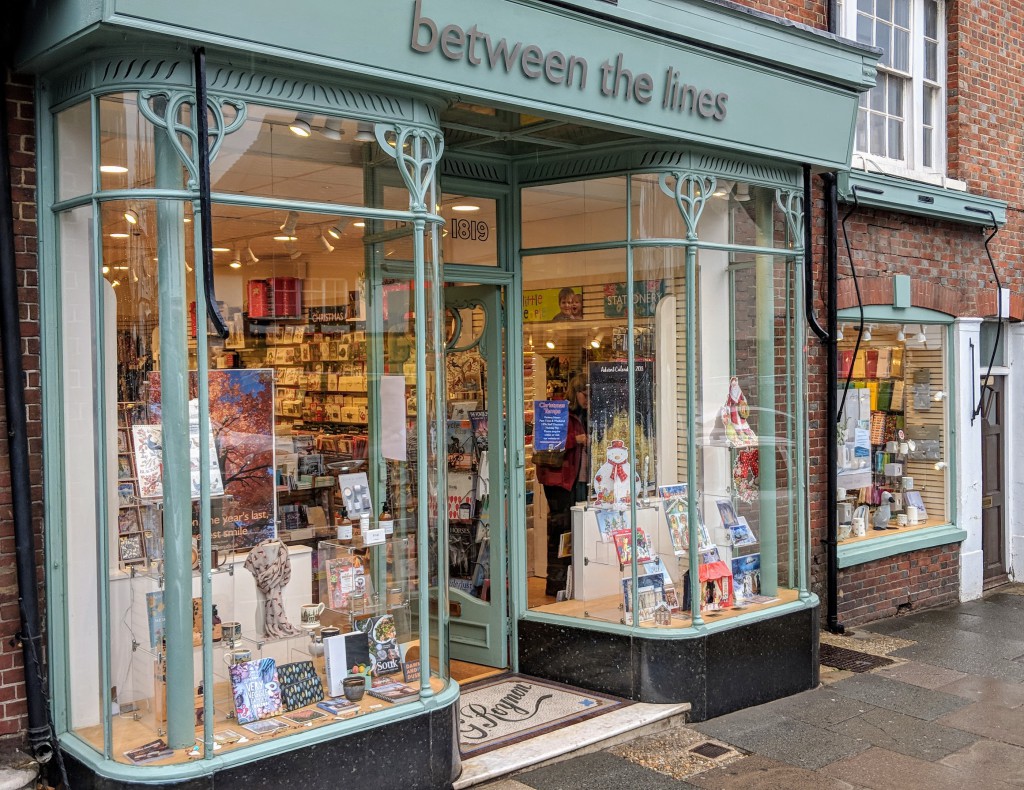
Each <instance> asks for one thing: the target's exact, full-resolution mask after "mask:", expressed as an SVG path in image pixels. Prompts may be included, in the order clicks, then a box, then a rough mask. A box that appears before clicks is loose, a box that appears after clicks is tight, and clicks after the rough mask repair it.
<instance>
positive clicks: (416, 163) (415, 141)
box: [374, 123, 444, 213]
mask: <svg viewBox="0 0 1024 790" xmlns="http://www.w3.org/2000/svg"><path fill="white" fill-rule="evenodd" d="M374 134H375V135H376V137H377V143H378V144H379V145H380V147H381V148H382V149H383V150H384V151H385V152H386V153H387V154H388V155H389V156H391V157H394V159H395V161H396V162H397V163H398V172H399V173H401V174H402V180H403V181H404V182H405V186H406V187H407V188H408V190H409V210H410V211H415V212H420V213H430V212H431V211H432V209H433V205H432V203H433V201H430V202H428V200H427V199H428V197H429V196H430V193H431V191H432V189H433V187H434V173H435V171H436V170H437V165H438V163H439V162H440V161H441V154H442V153H443V152H444V138H443V137H442V136H441V134H440V132H434V131H430V130H427V129H421V128H419V127H415V126H404V125H400V124H395V125H387V124H380V123H378V124H375V125H374Z"/></svg>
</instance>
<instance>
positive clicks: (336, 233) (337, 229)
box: [327, 222, 348, 239]
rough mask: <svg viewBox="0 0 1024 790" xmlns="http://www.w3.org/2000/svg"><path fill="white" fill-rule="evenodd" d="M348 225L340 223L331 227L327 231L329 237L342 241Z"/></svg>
mask: <svg viewBox="0 0 1024 790" xmlns="http://www.w3.org/2000/svg"><path fill="white" fill-rule="evenodd" d="M347 224H348V222H339V223H338V224H337V225H331V227H329V228H328V229H327V235H328V236H330V237H331V238H332V239H340V238H341V234H342V232H343V231H344V230H345V226H346V225H347Z"/></svg>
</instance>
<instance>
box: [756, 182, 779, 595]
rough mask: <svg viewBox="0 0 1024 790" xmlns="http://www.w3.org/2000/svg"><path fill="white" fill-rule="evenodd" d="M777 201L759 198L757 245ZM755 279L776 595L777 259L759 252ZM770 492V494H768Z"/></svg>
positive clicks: (767, 560)
mask: <svg viewBox="0 0 1024 790" xmlns="http://www.w3.org/2000/svg"><path fill="white" fill-rule="evenodd" d="M772 209H773V204H772V202H771V201H770V200H766V199H764V198H763V197H761V198H760V199H758V200H757V207H756V209H755V211H756V213H757V221H756V225H757V244H758V246H769V245H770V244H771V241H772V229H773V219H774V217H773V213H774V212H773V210H772ZM754 279H755V286H756V293H757V296H756V298H757V306H756V309H755V311H754V312H755V318H754V326H755V328H756V337H757V400H758V405H759V407H760V408H759V410H758V412H757V415H758V420H757V435H758V453H757V454H758V464H759V465H760V468H761V492H762V495H761V497H760V499H759V500H758V501H759V508H758V510H759V518H758V521H759V523H760V527H761V535H760V537H761V592H762V593H763V594H764V595H775V594H776V592H778V586H779V573H778V568H779V535H778V532H777V523H778V517H777V511H776V508H777V507H778V500H777V498H776V496H775V493H776V491H777V486H778V481H777V480H776V465H775V451H776V449H777V446H776V445H777V442H776V431H777V427H776V420H775V258H774V256H771V255H757V256H756V257H755V258H754ZM766 493H770V494H771V495H770V496H765V494H766Z"/></svg>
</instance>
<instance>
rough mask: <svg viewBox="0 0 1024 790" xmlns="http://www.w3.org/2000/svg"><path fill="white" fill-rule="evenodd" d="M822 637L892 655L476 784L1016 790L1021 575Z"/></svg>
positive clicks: (1021, 731) (1022, 765)
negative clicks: (969, 596) (977, 595)
mask: <svg viewBox="0 0 1024 790" xmlns="http://www.w3.org/2000/svg"><path fill="white" fill-rule="evenodd" d="M822 642H827V643H829V644H834V645H837V646H841V647H846V648H850V649H853V650H857V651H859V652H864V653H871V654H873V655H880V656H887V657H888V658H891V659H893V663H892V664H891V665H888V666H884V667H880V668H877V669H874V670H871V671H870V672H866V673H861V674H857V673H853V672H848V671H843V670H833V669H829V668H828V667H824V666H823V667H822V672H821V679H822V685H821V686H820V687H818V688H817V689H814V690H812V691H807V692H804V693H802V694H797V695H795V696H792V697H788V698H786V699H782V700H777V701H775V702H770V703H768V704H766V705H759V706H757V707H754V708H747V709H745V710H742V711H737V712H736V713H731V714H729V715H727V716H721V717H719V718H716V719H710V720H708V721H705V722H701V723H699V724H689V725H685V726H682V725H681V726H678V727H675V728H673V729H670V730H667V731H664V732H661V733H658V734H656V735H651V736H646V737H641V738H637V739H636V740H633V741H630V742H628V743H625V744H620V745H618V746H614V747H611V748H608V749H606V750H604V751H599V752H596V753H593V754H586V755H583V756H579V757H570V758H569V759H566V760H562V761H560V762H557V763H555V764H552V765H545V766H542V767H538V768H534V769H528V770H526V771H524V772H522V773H519V774H516V775H515V776H512V777H509V778H506V779H502V780H498V781H494V782H490V783H488V784H485V785H481V787H483V788H487V789H488V790H528V789H529V788H533V790H574V788H580V789H581V790H583V789H584V788H586V790H605V788H608V790H611V789H612V788H615V790H622V789H624V788H644V789H645V790H661V788H706V789H707V790H712V789H714V790H718V789H721V790H726V789H727V788H729V789H731V788H743V789H744V790H751V789H755V790H775V789H777V790H802V789H803V788H808V790H809V789H810V788H814V790H832V789H834V790H851V789H854V790H856V789H860V788H870V789H871V790H887V789H888V788H899V790H917V788H921V790H925V789H927V790H946V788H950V789H951V790H952V789H953V788H955V789H956V790H961V789H962V788H968V787H976V788H986V790H989V789H991V790H1002V788H1024V584H1014V585H1006V586H1003V587H1000V588H997V589H996V590H993V591H990V592H989V593H988V594H986V596H985V598H983V599H982V600H978V601H971V602H970V603H966V604H960V605H956V606H950V607H944V608H941V609H933V610H928V611H923V612H915V613H911V614H907V615H902V616H899V617H895V618H891V619H889V620H882V621H879V622H877V623H872V624H870V625H867V626H860V627H857V628H855V629H853V633H852V634H849V635H845V636H842V637H837V636H834V635H831V634H822ZM709 743H710V744H713V745H717V746H720V747H721V748H720V749H710V750H708V749H707V748H706V744H709ZM694 749H698V750H700V751H704V752H706V754H709V755H711V756H704V755H702V754H700V753H699V752H695V751H694Z"/></svg>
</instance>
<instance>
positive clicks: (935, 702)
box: [832, 674, 969, 721]
mask: <svg viewBox="0 0 1024 790" xmlns="http://www.w3.org/2000/svg"><path fill="white" fill-rule="evenodd" d="M832 691H834V692H835V693H837V694H842V695H843V696H844V697H850V698H851V699H857V700H860V701H861V702H866V703H868V704H869V705H874V706H876V707H879V708H886V709H888V710H892V711H896V712H897V713H903V714H905V715H907V716H914V717H916V718H918V719H924V720H925V721H932V720H934V719H937V718H939V716H942V715H943V714H946V713H949V712H950V711H953V710H956V709H958V708H962V707H965V706H966V705H967V704H969V703H968V702H967V701H966V700H964V699H961V698H960V697H957V696H954V695H952V694H943V693H941V692H938V691H932V690H930V689H925V688H920V687H918V686H912V685H910V684H908V683H900V682H899V681H896V680H890V679H889V678H884V677H879V676H878V675H874V674H864V675H854V676H853V677H851V678H847V679H846V680H843V681H840V682H839V683H836V684H835V685H834V686H832Z"/></svg>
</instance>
